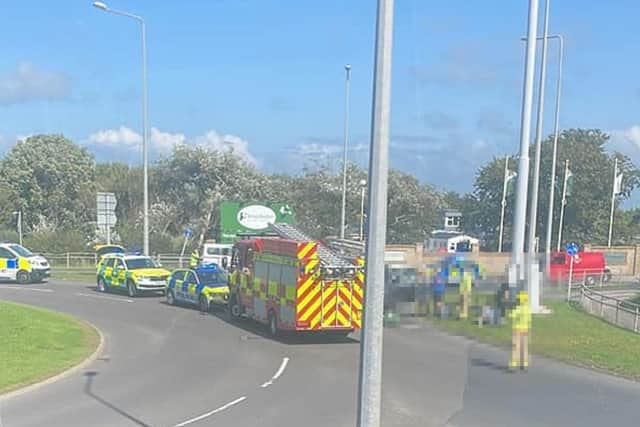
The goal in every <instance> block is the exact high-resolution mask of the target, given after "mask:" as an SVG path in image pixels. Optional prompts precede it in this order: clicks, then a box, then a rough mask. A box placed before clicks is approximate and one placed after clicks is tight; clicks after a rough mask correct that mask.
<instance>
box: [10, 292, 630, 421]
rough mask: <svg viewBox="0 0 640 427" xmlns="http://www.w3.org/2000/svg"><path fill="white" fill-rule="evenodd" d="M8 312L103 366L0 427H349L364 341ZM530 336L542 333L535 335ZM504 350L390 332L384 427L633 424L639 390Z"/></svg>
mask: <svg viewBox="0 0 640 427" xmlns="http://www.w3.org/2000/svg"><path fill="white" fill-rule="evenodd" d="M0 299H4V300H10V301H16V302H21V303H27V304H33V305H39V306H43V307H47V308H51V309H54V310H59V311H63V312H66V313H70V314H73V315H76V316H78V317H80V318H83V319H86V320H88V321H90V322H91V323H93V324H94V325H96V326H97V327H98V328H99V329H100V330H101V331H102V332H103V334H104V336H105V339H106V346H105V349H104V351H103V353H102V355H101V356H100V357H99V358H98V359H97V360H96V361H94V362H93V363H91V364H90V365H89V366H88V367H86V368H85V369H83V370H81V371H78V372H75V373H73V374H71V375H69V376H67V377H65V378H63V379H62V380H59V381H57V382H55V383H53V384H49V385H45V386H43V387H40V388H37V389H35V390H33V391H30V392H27V393H24V394H21V395H17V396H14V397H10V398H8V399H7V398H5V399H0V421H1V422H0V426H2V427H23V426H65V427H71V426H82V427H86V426H110V427H111V426H154V427H155V426H179V427H183V426H272V427H293V426H296V427H298V426H300V425H304V426H309V427H314V426H318V427H320V426H322V427H326V426H332V427H334V426H335V427H338V426H340V427H342V426H345V427H346V426H354V425H355V420H356V408H357V405H356V394H357V367H358V363H359V362H358V354H359V344H358V342H357V337H355V339H353V340H351V339H349V340H344V341H340V342H335V341H333V342H332V341H329V340H326V339H319V338H306V339H300V340H298V339H296V340H295V341H292V340H286V341H275V340H271V339H268V338H265V337H264V336H263V335H262V333H261V330H260V328H259V327H258V326H256V325H255V324H253V323H251V322H242V323H240V324H239V325H235V324H229V323H227V322H226V321H225V320H224V319H223V317H222V316H216V315H201V314H199V313H198V311H197V310H195V309H190V308H188V307H170V306H167V305H166V304H164V299H163V298H160V297H156V296H150V297H142V298H136V299H129V298H128V297H127V296H125V295H118V294H99V293H96V292H95V290H94V289H93V286H92V285H90V284H80V283H71V282H59V281H51V282H50V283H48V284H45V285H29V286H26V287H20V286H17V285H5V284H0ZM534 333H535V331H534ZM506 359H507V355H506V353H505V352H504V351H502V350H497V349H494V348H492V347H489V346H485V345H482V344H477V343H473V342H471V341H468V340H466V339H464V338H460V337H454V336H449V335H446V334H444V333H441V332H439V331H435V330H432V329H431V328H429V327H428V326H424V325H421V324H409V325H405V326H402V327H398V328H393V329H386V330H385V345H384V373H383V375H384V379H383V382H384V385H383V404H382V412H383V425H385V426H470V427H471V426H474V427H475V426H479V427H482V426H492V427H494V426H514V425H518V426H553V425H557V426H581V427H582V426H602V425H611V424H613V425H623V424H625V425H635V423H636V422H637V419H638V415H639V414H640V409H638V402H640V384H638V383H634V382H631V381H627V380H624V379H619V378H614V377H610V376H607V375H603V374H599V373H595V372H592V371H589V370H586V369H581V368H575V367H569V366H566V365H564V364H561V363H557V362H554V361H549V360H546V359H540V358H534V359H533V360H532V368H531V369H530V371H529V373H527V374H523V373H517V374H509V373H506V372H505V371H504V369H503V366H504V364H505V362H506Z"/></svg>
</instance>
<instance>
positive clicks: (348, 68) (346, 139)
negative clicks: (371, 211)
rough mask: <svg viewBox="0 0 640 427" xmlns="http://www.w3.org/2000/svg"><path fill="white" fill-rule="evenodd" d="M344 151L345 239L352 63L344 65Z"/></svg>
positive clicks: (342, 229) (342, 233)
mask: <svg viewBox="0 0 640 427" xmlns="http://www.w3.org/2000/svg"><path fill="white" fill-rule="evenodd" d="M344 71H345V81H344V153H343V154H342V211H341V214H340V238H341V239H344V229H345V227H346V211H347V147H348V145H349V92H350V89H351V88H350V83H351V65H349V64H347V65H345V66H344Z"/></svg>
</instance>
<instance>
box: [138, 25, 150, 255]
mask: <svg viewBox="0 0 640 427" xmlns="http://www.w3.org/2000/svg"><path fill="white" fill-rule="evenodd" d="M140 25H141V30H142V127H143V130H142V164H143V166H142V168H143V174H144V221H143V233H144V236H143V251H144V254H145V255H147V256H148V255H149V154H148V151H149V146H148V143H147V133H148V132H147V127H148V124H147V42H146V38H147V35H146V30H145V25H144V21H143V20H142V19H141V20H140Z"/></svg>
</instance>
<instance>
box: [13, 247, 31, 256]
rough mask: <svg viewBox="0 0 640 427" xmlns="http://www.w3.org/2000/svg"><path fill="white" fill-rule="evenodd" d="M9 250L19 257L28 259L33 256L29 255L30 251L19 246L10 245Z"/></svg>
mask: <svg viewBox="0 0 640 427" xmlns="http://www.w3.org/2000/svg"><path fill="white" fill-rule="evenodd" d="M9 248H10V249H11V250H12V251H13V252H15V253H17V254H18V255H20V256H24V257H30V256H33V253H31V251H30V250H29V249H27V248H25V247H23V246H20V245H10V246H9Z"/></svg>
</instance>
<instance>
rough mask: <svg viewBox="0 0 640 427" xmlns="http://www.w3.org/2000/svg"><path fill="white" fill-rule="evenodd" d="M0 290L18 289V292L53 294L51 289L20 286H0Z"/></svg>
mask: <svg viewBox="0 0 640 427" xmlns="http://www.w3.org/2000/svg"><path fill="white" fill-rule="evenodd" d="M0 289H18V290H20V291H33V292H53V289H40V288H25V287H22V286H0Z"/></svg>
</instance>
